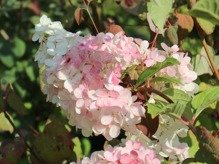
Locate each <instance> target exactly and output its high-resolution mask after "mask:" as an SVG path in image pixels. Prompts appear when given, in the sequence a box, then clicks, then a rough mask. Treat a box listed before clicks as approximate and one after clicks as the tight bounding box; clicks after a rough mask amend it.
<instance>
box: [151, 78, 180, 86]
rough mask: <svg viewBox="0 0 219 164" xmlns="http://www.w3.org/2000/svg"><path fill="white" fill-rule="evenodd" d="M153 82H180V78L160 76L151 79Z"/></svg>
mask: <svg viewBox="0 0 219 164" xmlns="http://www.w3.org/2000/svg"><path fill="white" fill-rule="evenodd" d="M151 81H153V82H166V83H175V84H180V80H179V79H176V78H174V77H171V76H159V77H155V78H153V79H151Z"/></svg>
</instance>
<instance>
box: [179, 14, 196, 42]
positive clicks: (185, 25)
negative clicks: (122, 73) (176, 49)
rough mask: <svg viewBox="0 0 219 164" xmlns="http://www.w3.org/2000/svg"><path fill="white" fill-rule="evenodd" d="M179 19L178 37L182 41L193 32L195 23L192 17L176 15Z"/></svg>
mask: <svg viewBox="0 0 219 164" xmlns="http://www.w3.org/2000/svg"><path fill="white" fill-rule="evenodd" d="M175 16H176V18H177V22H176V23H177V24H178V26H179V28H178V36H179V39H180V40H182V39H183V38H185V37H186V36H187V35H188V33H189V32H191V31H192V29H193V27H194V21H193V19H192V17H191V16H189V15H185V14H179V13H177V14H175Z"/></svg>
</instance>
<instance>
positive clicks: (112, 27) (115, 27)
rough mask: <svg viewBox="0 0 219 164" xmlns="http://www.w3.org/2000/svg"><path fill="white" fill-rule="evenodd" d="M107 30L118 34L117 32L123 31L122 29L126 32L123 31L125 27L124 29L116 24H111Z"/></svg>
mask: <svg viewBox="0 0 219 164" xmlns="http://www.w3.org/2000/svg"><path fill="white" fill-rule="evenodd" d="M107 31H108V32H111V33H113V34H117V33H119V32H121V31H122V32H123V33H125V32H124V31H123V29H122V27H121V26H119V25H115V24H111V25H109V26H108V28H107Z"/></svg>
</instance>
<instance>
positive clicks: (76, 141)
mask: <svg viewBox="0 0 219 164" xmlns="http://www.w3.org/2000/svg"><path fill="white" fill-rule="evenodd" d="M72 141H73V143H74V150H73V151H74V152H75V154H76V157H77V160H80V159H81V158H82V157H83V151H82V148H81V142H80V140H79V138H78V137H75V138H73V140H72Z"/></svg>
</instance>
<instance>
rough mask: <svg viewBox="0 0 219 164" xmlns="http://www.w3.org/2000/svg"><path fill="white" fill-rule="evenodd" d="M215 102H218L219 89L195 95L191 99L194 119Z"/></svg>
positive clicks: (215, 88)
mask: <svg viewBox="0 0 219 164" xmlns="http://www.w3.org/2000/svg"><path fill="white" fill-rule="evenodd" d="M215 101H219V87H213V88H210V89H208V90H206V91H204V92H201V93H199V94H197V95H196V96H195V97H194V98H193V99H192V107H193V109H194V114H195V115H194V117H195V118H197V117H198V115H199V114H200V113H201V112H202V111H203V110H204V109H205V108H207V107H209V106H210V105H211V104H212V103H214V102H215Z"/></svg>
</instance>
